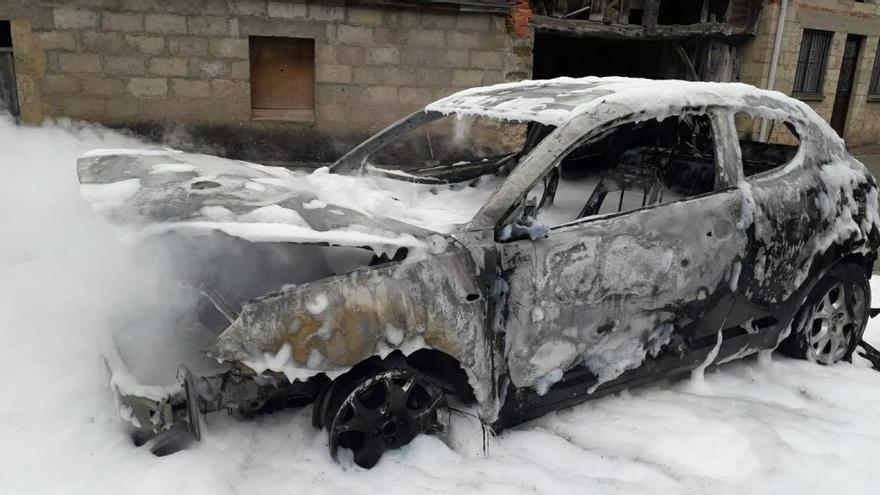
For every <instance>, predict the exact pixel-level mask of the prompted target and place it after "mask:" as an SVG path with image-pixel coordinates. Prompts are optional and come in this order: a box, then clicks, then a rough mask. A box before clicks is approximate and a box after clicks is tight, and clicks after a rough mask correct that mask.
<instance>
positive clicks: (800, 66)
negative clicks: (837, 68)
mask: <svg viewBox="0 0 880 495" xmlns="http://www.w3.org/2000/svg"><path fill="white" fill-rule="evenodd" d="M834 34H835V33H834V32H833V31H824V30H821V29H807V28H805V29H804V30H803V33H802V35H801V46H800V50H799V51H798V58H797V66H796V67H795V75H794V82H793V85H792V91H791V93H792V95H793V96H795V97H798V98H800V99H804V100H822V99H824V98H825V81H826V78H825V73H826V72H827V71H828V58H829V55H830V53H831V48H832V45H833V44H834ZM823 38H824V39H825V40H826V42H825V45H824V49H823V50H822V53H821V54H819V57H820V58H819V60H818V61H811V60H810V58H811V55H812V54H813V53H814V51H813V50H814V48H816V49H819V48H822V46H821V43H820V41H821V40H822V39H823ZM811 69H813V70H815V78H816V80H815V88H812V86H813V84H810V83H811V82H812V81H811V80H810V79H808V77H809V76H810V75H811V73H810V71H811ZM811 89H815V91H811Z"/></svg>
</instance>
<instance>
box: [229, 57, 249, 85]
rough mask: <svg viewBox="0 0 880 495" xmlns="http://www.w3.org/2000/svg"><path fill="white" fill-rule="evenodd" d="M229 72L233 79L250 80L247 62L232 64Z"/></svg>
mask: <svg viewBox="0 0 880 495" xmlns="http://www.w3.org/2000/svg"><path fill="white" fill-rule="evenodd" d="M229 71H230V74H231V75H232V78H233V79H243V80H245V81H247V80H250V78H251V64H250V62H249V61H247V60H244V61H238V62H232V63H231V64H230V69H229Z"/></svg>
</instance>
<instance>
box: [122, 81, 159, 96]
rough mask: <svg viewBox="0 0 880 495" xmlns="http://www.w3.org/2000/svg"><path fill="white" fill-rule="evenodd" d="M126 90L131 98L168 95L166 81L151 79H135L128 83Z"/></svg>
mask: <svg viewBox="0 0 880 495" xmlns="http://www.w3.org/2000/svg"><path fill="white" fill-rule="evenodd" d="M127 89H128V92H129V93H130V94H131V95H132V96H146V97H150V96H164V95H165V94H167V93H168V80H167V79H163V78H153V77H135V78H132V79H131V80H130V81H128V86H127Z"/></svg>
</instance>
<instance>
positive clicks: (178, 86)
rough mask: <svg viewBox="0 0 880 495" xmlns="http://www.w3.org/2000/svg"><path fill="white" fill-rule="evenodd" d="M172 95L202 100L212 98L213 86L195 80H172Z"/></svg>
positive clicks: (206, 82)
mask: <svg viewBox="0 0 880 495" xmlns="http://www.w3.org/2000/svg"><path fill="white" fill-rule="evenodd" d="M171 93H172V94H173V95H175V96H186V97H192V98H201V97H208V96H211V85H210V83H208V81H197V80H193V79H172V80H171Z"/></svg>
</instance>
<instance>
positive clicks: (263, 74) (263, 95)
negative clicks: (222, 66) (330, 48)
mask: <svg viewBox="0 0 880 495" xmlns="http://www.w3.org/2000/svg"><path fill="white" fill-rule="evenodd" d="M249 40H250V42H249V44H250V62H251V107H252V108H254V109H266V110H312V109H314V108H315V40H312V39H304V38H275V37H265V36H251V37H250V38H249Z"/></svg>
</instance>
